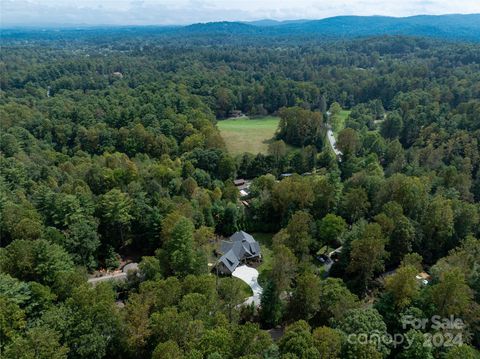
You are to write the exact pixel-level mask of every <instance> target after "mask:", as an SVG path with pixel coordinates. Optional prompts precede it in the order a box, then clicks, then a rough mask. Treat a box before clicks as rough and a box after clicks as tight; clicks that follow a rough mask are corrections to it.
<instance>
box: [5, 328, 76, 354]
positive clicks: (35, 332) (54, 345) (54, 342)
mask: <svg viewBox="0 0 480 359" xmlns="http://www.w3.org/2000/svg"><path fill="white" fill-rule="evenodd" d="M60 339H61V335H60V334H59V333H57V332H56V331H54V330H52V329H50V328H46V327H33V328H31V329H29V330H28V331H27V333H26V335H25V337H19V338H18V339H16V340H15V341H14V342H13V343H12V344H11V345H9V346H8V347H7V349H6V351H5V358H7V359H33V358H35V359H66V358H67V357H68V352H69V349H68V347H67V346H66V345H62V344H60Z"/></svg>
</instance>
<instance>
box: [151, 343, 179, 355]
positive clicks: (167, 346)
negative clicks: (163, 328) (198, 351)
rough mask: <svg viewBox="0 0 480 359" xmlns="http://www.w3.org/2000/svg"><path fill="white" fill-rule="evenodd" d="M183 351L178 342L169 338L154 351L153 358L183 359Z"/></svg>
mask: <svg viewBox="0 0 480 359" xmlns="http://www.w3.org/2000/svg"><path fill="white" fill-rule="evenodd" d="M181 358H183V352H182V350H181V349H180V348H179V347H178V345H177V343H175V342H174V341H173V340H169V341H167V342H164V343H159V344H158V345H157V346H156V347H155V350H154V351H153V353H152V359H181Z"/></svg>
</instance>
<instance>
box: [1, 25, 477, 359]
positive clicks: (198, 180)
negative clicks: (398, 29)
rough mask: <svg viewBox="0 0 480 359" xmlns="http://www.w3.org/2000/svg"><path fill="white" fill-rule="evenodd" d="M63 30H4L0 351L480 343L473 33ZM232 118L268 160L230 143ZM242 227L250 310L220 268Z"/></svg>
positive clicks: (219, 350) (256, 350)
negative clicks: (407, 321) (266, 127)
mask: <svg viewBox="0 0 480 359" xmlns="http://www.w3.org/2000/svg"><path fill="white" fill-rule="evenodd" d="M238 26H247V27H253V25H244V24H239V25H238ZM285 26H292V27H295V26H299V25H298V24H287V25H285ZM71 31H72V32H69V31H67V30H65V33H64V34H63V33H62V35H55V34H54V35H51V36H50V35H49V36H50V37H49V36H44V35H37V34H32V35H31V37H29V36H30V35H28V33H24V34H22V35H21V36H13V37H12V38H9V37H7V38H6V39H3V40H2V51H1V53H0V69H1V80H0V81H1V83H0V86H1V97H0V120H1V128H0V188H1V190H0V211H1V212H0V357H2V358H3V357H5V358H58V359H61V358H147V357H148V358H149V357H152V358H192V359H193V358H208V359H217V358H244V359H247V358H248V359H251V358H272V359H274V358H292V359H293V358H352V359H353V358H422V359H423V358H447V359H450V358H452V359H453V358H459V357H463V358H477V357H478V355H479V352H478V348H479V347H480V306H479V303H480V272H479V265H480V263H479V262H480V240H479V238H480V205H479V203H480V46H479V45H478V44H475V43H462V42H452V43H449V42H442V41H439V40H432V39H426V38H413V37H372V38H364V39H356V40H338V39H334V40H330V41H322V40H321V39H318V38H310V39H305V40H304V41H293V40H292V39H291V38H284V39H282V38H281V35H278V36H280V38H277V37H272V38H268V37H261V38H259V39H256V37H255V36H252V35H250V36H248V37H238V38H237V37H235V35H232V34H227V35H225V34H224V33H221V34H216V35H215V36H213V37H212V36H211V34H208V33H207V34H202V32H201V31H200V32H198V31H195V36H192V38H189V37H188V36H186V35H185V36H183V35H182V36H180V35H178V33H175V34H172V35H171V36H170V35H167V34H166V33H168V31H170V30H168V31H167V30H165V34H164V35H162V36H157V35H158V34H157V35H155V36H153V35H152V34H151V33H149V31H148V30H145V31H144V32H141V33H136V32H134V34H133V35H132V34H129V35H126V36H125V37H124V38H122V37H121V36H119V33H118V32H114V34H113V35H112V33H110V32H109V31H107V30H106V31H105V33H103V31H102V30H101V29H96V30H92V31H91V32H90V33H88V34H85V33H82V36H80V37H79V38H78V39H77V38H76V36H75V33H76V32H75V30H71ZM125 31H127V32H128V30H125ZM152 31H153V30H152ZM187 32H188V31H187ZM17 35H18V34H17ZM178 36H180V38H181V40H179V37H178ZM216 37H218V38H219V39H220V40H219V42H216V40H214V39H215V38H216ZM65 39H67V40H68V41H66V40H65ZM257 40H258V41H257ZM238 112H241V113H243V114H246V115H248V116H250V117H253V118H254V117H255V116H265V115H275V116H279V117H280V123H279V128H278V130H277V132H276V134H275V138H274V139H272V140H271V141H270V142H269V143H268V154H262V153H260V154H250V153H245V154H240V155H235V156H234V155H232V154H231V153H229V152H228V151H227V149H226V145H225V143H224V141H223V140H222V137H221V136H220V132H219V130H218V128H217V123H218V121H222V120H223V119H225V118H229V117H231V116H232V115H233V114H235V113H238ZM341 114H343V115H341ZM341 116H344V118H342V117H341ZM329 129H333V131H334V133H335V136H336V137H337V147H338V149H339V150H340V151H341V153H342V154H341V155H339V156H335V154H334V152H333V151H332V148H331V147H330V145H329V142H328V141H327V131H328V130H329ZM245 152H249V151H248V149H246V150H245ZM236 178H244V179H248V180H251V185H250V189H249V193H248V195H247V196H242V198H240V194H239V191H238V188H236V187H235V185H234V182H233V180H234V179H236ZM238 230H245V231H249V232H251V233H258V238H264V237H265V238H268V239H267V240H264V239H262V242H261V243H260V244H261V246H262V253H264V256H263V263H262V264H261V266H260V267H259V268H258V269H259V271H260V277H259V280H260V283H261V285H262V286H263V288H264V292H263V295H262V298H261V306H260V307H258V308H255V307H254V306H241V304H242V303H243V302H244V300H245V295H244V288H243V287H242V286H241V283H239V281H237V280H235V279H234V278H231V277H229V276H219V277H217V274H218V273H216V272H215V270H212V269H213V268H214V266H215V261H216V260H217V259H216V254H218V253H217V250H218V248H217V245H218V243H219V239H220V238H223V237H228V236H230V235H231V234H232V233H234V232H235V231H238ZM340 247H341V248H340ZM339 248H340V249H339ZM335 249H337V251H336V252H335V253H334V256H330V255H328V256H327V254H328V253H330V252H332V251H334V250H335ZM325 257H328V259H327V260H328V261H330V260H331V261H332V263H330V264H331V266H326V265H325ZM330 258H331V259H330ZM127 262H139V270H138V272H135V273H129V274H128V278H127V280H125V281H105V282H102V283H99V284H96V285H92V284H91V283H89V282H87V279H88V278H91V277H92V276H94V275H98V274H99V273H100V271H105V270H110V271H114V270H118V269H120V268H121V267H122V265H124V264H125V263H127ZM421 272H427V273H428V274H429V276H428V280H425V281H426V283H425V282H423V281H422V280H419V279H418V278H417V276H418V274H419V273H421ZM435 315H437V316H439V318H452V316H453V318H457V319H460V320H461V322H462V326H460V327H456V328H451V327H447V326H444V327H435V326H434V325H432V322H431V321H430V318H432V317H433V316H435ZM408 316H409V317H411V318H417V319H419V320H421V319H424V318H428V323H427V325H426V326H423V327H414V326H408V325H407V326H404V325H402V324H403V321H404V318H405V317H408ZM272 328H276V331H275V333H280V334H279V335H272V336H271V335H270V334H271V332H267V330H270V329H272ZM364 333H367V334H368V338H367V339H371V340H367V342H366V343H363V342H362V343H361V342H360V341H352V340H351V338H352V335H353V336H355V335H360V334H364ZM372 333H376V334H378V335H381V336H385V335H394V334H399V335H402V336H403V337H404V338H408V341H406V342H404V343H402V344H399V345H394V344H393V343H392V342H390V343H388V342H385V341H381V342H379V343H377V342H375V340H374V339H375V338H372V337H371V334H372ZM272 337H273V338H272ZM278 337H280V338H278ZM435 338H436V339H435ZM438 338H440V339H438ZM435 340H437V341H435ZM438 340H442V343H441V345H437V344H438ZM425 343H426V344H427V345H424V344H425ZM429 343H430V345H428V344H429ZM432 343H433V344H432ZM407 344H408V345H407ZM447 344H448V345H447ZM450 344H451V345H450Z"/></svg>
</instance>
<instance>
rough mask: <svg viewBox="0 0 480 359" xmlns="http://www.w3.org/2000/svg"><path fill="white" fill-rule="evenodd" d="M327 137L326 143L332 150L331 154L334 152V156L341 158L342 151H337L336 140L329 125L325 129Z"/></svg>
mask: <svg viewBox="0 0 480 359" xmlns="http://www.w3.org/2000/svg"><path fill="white" fill-rule="evenodd" d="M327 137H328V142H330V147H331V148H332V150H333V152H335V155H337V156H341V155H343V153H342V151H340V150H339V149H337V140H336V139H335V136H334V135H333V131H332V128H331V127H330V125H328V127H327Z"/></svg>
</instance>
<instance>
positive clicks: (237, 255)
mask: <svg viewBox="0 0 480 359" xmlns="http://www.w3.org/2000/svg"><path fill="white" fill-rule="evenodd" d="M220 251H221V252H222V253H223V255H222V256H221V257H220V260H219V261H220V262H222V263H223V264H224V265H225V267H227V269H228V270H229V271H230V272H233V271H234V270H235V268H236V267H237V266H238V264H239V263H240V261H242V260H243V259H247V258H255V257H259V256H260V245H259V244H258V242H257V241H256V240H255V239H254V238H253V237H252V236H251V235H250V234H248V233H246V232H244V231H239V232H235V233H234V234H232V235H231V236H230V240H228V241H222V243H221V245H220Z"/></svg>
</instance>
